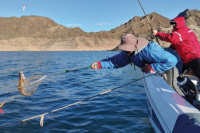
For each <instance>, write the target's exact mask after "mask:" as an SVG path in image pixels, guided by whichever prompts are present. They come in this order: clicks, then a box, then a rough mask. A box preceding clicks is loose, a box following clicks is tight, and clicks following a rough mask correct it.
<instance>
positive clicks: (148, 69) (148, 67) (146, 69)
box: [142, 65, 154, 73]
mask: <svg viewBox="0 0 200 133" xmlns="http://www.w3.org/2000/svg"><path fill="white" fill-rule="evenodd" d="M142 71H143V72H144V73H154V70H153V68H152V67H151V65H145V66H143V67H142Z"/></svg>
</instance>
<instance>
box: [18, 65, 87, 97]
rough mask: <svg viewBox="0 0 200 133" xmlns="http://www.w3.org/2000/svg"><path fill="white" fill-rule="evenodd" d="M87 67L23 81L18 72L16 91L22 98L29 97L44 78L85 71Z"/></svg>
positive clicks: (21, 75)
mask: <svg viewBox="0 0 200 133" xmlns="http://www.w3.org/2000/svg"><path fill="white" fill-rule="evenodd" d="M89 67H90V66H87V67H82V68H77V69H72V70H65V71H63V72H59V73H54V74H50V75H39V76H34V77H30V78H28V79H25V75H24V73H23V72H20V73H19V82H18V90H19V92H20V93H21V94H22V95H23V96H31V95H32V94H34V93H35V91H36V90H37V88H38V87H39V85H40V84H41V82H42V81H43V80H44V79H45V78H47V77H51V76H56V75H59V74H63V73H68V72H72V71H78V70H82V69H86V68H89Z"/></svg>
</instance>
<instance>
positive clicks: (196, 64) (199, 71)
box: [183, 58, 200, 80]
mask: <svg viewBox="0 0 200 133" xmlns="http://www.w3.org/2000/svg"><path fill="white" fill-rule="evenodd" d="M189 68H190V69H191V70H192V71H193V72H194V74H195V75H196V76H197V77H198V78H199V80H200V58H198V59H195V60H193V61H191V62H189V63H186V64H183V71H184V70H185V69H189Z"/></svg>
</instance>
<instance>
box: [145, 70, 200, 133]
mask: <svg viewBox="0 0 200 133" xmlns="http://www.w3.org/2000/svg"><path fill="white" fill-rule="evenodd" d="M144 77H145V78H144V80H143V81H144V87H145V91H146V100H147V108H148V114H149V118H150V122H151V125H152V127H153V129H154V131H155V132H156V133H200V111H199V109H198V108H196V107H195V106H193V105H192V104H191V103H190V102H188V101H187V100H186V99H185V98H183V97H182V96H180V95H179V94H178V93H177V92H176V91H175V90H174V89H173V88H172V87H170V86H169V85H168V84H167V82H166V81H165V80H164V79H163V78H162V77H161V76H160V75H159V74H153V75H151V76H148V74H144Z"/></svg>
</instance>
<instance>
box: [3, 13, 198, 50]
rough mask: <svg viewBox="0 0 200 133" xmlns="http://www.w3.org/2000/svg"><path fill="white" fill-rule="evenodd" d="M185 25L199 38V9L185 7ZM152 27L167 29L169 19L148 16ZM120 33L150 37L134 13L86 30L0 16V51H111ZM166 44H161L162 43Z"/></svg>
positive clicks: (145, 23) (37, 19)
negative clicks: (117, 22) (119, 21)
mask: <svg viewBox="0 0 200 133" xmlns="http://www.w3.org/2000/svg"><path fill="white" fill-rule="evenodd" d="M178 16H185V17H186V23H187V25H188V26H189V27H190V28H191V29H192V30H194V31H195V33H196V34H197V36H198V38H199V39H200V11H198V10H185V11H184V12H182V13H180V14H178ZM148 18H149V20H150V22H151V25H152V27H153V28H155V29H160V30H162V31H165V32H170V31H171V28H172V27H170V25H169V21H170V20H169V19H168V18H166V17H164V16H161V15H159V14H157V13H151V14H149V15H148ZM124 33H133V34H135V35H136V36H140V37H144V38H146V39H150V36H151V30H150V26H149V24H148V21H147V19H146V18H145V17H139V16H135V17H133V18H132V19H130V20H129V22H127V23H125V24H122V25H120V26H119V27H116V28H114V29H112V30H110V31H108V32H106V31H101V32H91V33H86V32H84V31H83V30H81V29H80V28H67V27H65V26H63V25H59V24H57V23H55V22H54V21H53V20H51V19H49V18H46V17H39V16H23V17H21V18H17V17H11V18H0V51H80V50H112V49H114V48H115V47H116V46H117V45H118V44H119V43H120V37H121V36H122V35H123V34H124ZM162 44H163V45H166V44H165V43H162Z"/></svg>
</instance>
